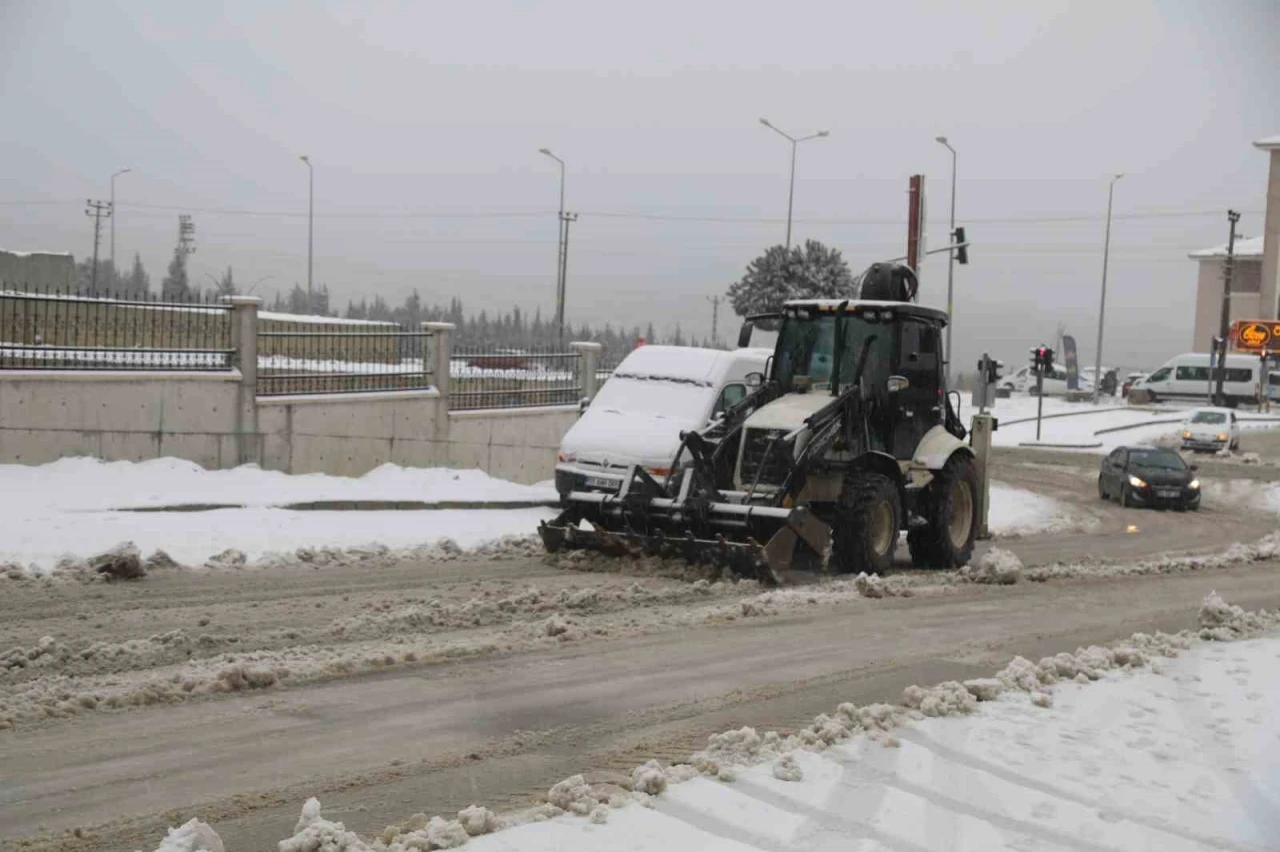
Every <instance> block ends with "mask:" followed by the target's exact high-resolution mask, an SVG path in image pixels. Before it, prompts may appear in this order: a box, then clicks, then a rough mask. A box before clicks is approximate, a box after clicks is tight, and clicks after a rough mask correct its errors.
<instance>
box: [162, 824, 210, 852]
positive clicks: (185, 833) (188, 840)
mask: <svg viewBox="0 0 1280 852" xmlns="http://www.w3.org/2000/svg"><path fill="white" fill-rule="evenodd" d="M156 852H225V850H224V849H223V846H222V838H220V837H218V834H217V832H215V831H214V830H213V829H212V828H210V827H209V826H208V825H206V824H205V823H203V822H201V821H200V820H198V819H192V820H189V821H188V822H186V823H184V824H182V825H180V826H178V827H177V828H171V829H169V833H168V835H167V836H166V837H165V839H164V840H161V841H160V845H159V846H157V847H156Z"/></svg>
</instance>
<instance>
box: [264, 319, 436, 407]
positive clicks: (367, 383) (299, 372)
mask: <svg viewBox="0 0 1280 852" xmlns="http://www.w3.org/2000/svg"><path fill="white" fill-rule="evenodd" d="M276 325H277V327H278V326H279V324H276ZM299 328H305V330H276V328H275V327H273V329H272V330H267V331H259V332H258V395H259V396H280V395H283V394H300V393H358V392H363V391H395V390H417V389H422V388H428V387H431V385H432V382H431V371H430V366H429V357H428V354H427V353H428V352H429V351H430V346H429V341H430V339H431V332H429V331H420V330H411V329H409V328H405V327H403V326H399V325H395V324H394V323H376V324H375V323H370V324H368V325H361V326H352V325H350V324H346V323H341V324H339V323H333V324H332V325H327V326H318V325H316V324H314V323H306V322H304V321H301V318H300V323H299Z"/></svg>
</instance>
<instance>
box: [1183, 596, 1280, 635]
mask: <svg viewBox="0 0 1280 852" xmlns="http://www.w3.org/2000/svg"><path fill="white" fill-rule="evenodd" d="M1277 623H1280V610H1278V611H1276V612H1274V613H1268V612H1267V611H1266V610H1259V611H1258V612H1245V611H1244V610H1243V609H1241V608H1240V607H1238V606H1235V605H1234V604H1229V603H1227V602H1226V601H1224V600H1223V599H1222V597H1221V596H1220V595H1219V594H1218V593H1217V592H1216V591H1214V592H1210V593H1209V594H1208V595H1207V596H1206V597H1205V599H1204V601H1203V602H1202V603H1201V604H1200V638H1201V639H1215V640H1217V641H1220V642H1230V641H1232V640H1235V639H1244V638H1247V637H1249V636H1253V635H1256V634H1258V633H1261V632H1263V631H1264V630H1270V629H1271V628H1273V627H1275V626H1276V624H1277Z"/></svg>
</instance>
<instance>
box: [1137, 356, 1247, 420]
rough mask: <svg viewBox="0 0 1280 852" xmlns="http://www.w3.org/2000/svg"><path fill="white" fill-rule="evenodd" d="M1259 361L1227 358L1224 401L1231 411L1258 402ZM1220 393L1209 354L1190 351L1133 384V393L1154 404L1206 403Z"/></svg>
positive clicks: (1245, 358) (1235, 357)
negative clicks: (1158, 402)
mask: <svg viewBox="0 0 1280 852" xmlns="http://www.w3.org/2000/svg"><path fill="white" fill-rule="evenodd" d="M1259 368H1260V359H1259V358H1257V357H1256V356H1254V355H1228V356H1227V364H1226V373H1225V374H1224V375H1223V386H1222V392H1223V395H1224V396H1225V397H1226V399H1224V400H1223V402H1224V403H1225V404H1226V405H1227V406H1228V407H1229V408H1235V407H1236V406H1237V405H1240V404H1241V403H1246V404H1252V403H1255V402H1257V401H1258V391H1259V389H1260V387H1261V386H1260V384H1259V380H1260V378H1261V376H1260V370H1259ZM1216 390H1217V373H1216V371H1214V376H1213V380H1212V382H1211V380H1210V364H1209V355H1208V353H1205V352H1189V353H1187V354H1185V355H1179V356H1177V357H1176V358H1170V359H1169V360H1168V361H1166V362H1165V363H1164V364H1163V365H1162V366H1161V367H1160V368H1159V369H1158V370H1156V371H1155V372H1154V373H1152V374H1151V375H1149V376H1147V377H1146V378H1145V379H1142V380H1141V381H1137V382H1134V383H1133V386H1132V387H1130V388H1129V393H1130V394H1135V395H1136V394H1138V392H1141V393H1142V395H1143V396H1144V397H1145V398H1146V399H1148V400H1150V401H1151V402H1157V401H1159V400H1162V399H1189V400H1196V399H1198V400H1203V399H1206V398H1208V397H1209V396H1210V395H1211V394H1212V393H1214V392H1216Z"/></svg>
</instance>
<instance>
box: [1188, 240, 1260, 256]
mask: <svg viewBox="0 0 1280 852" xmlns="http://www.w3.org/2000/svg"><path fill="white" fill-rule="evenodd" d="M1235 255H1236V259H1237V260H1262V237H1249V238H1247V239H1243V240H1241V239H1237V240H1236V249H1235ZM1187 256H1188V257H1190V258H1191V259H1192V260H1211V259H1213V258H1218V257H1226V256H1227V244H1226V243H1223V244H1222V245H1220V246H1213V247H1211V248H1206V249H1200V251H1193V252H1191V254H1189V255H1187Z"/></svg>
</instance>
